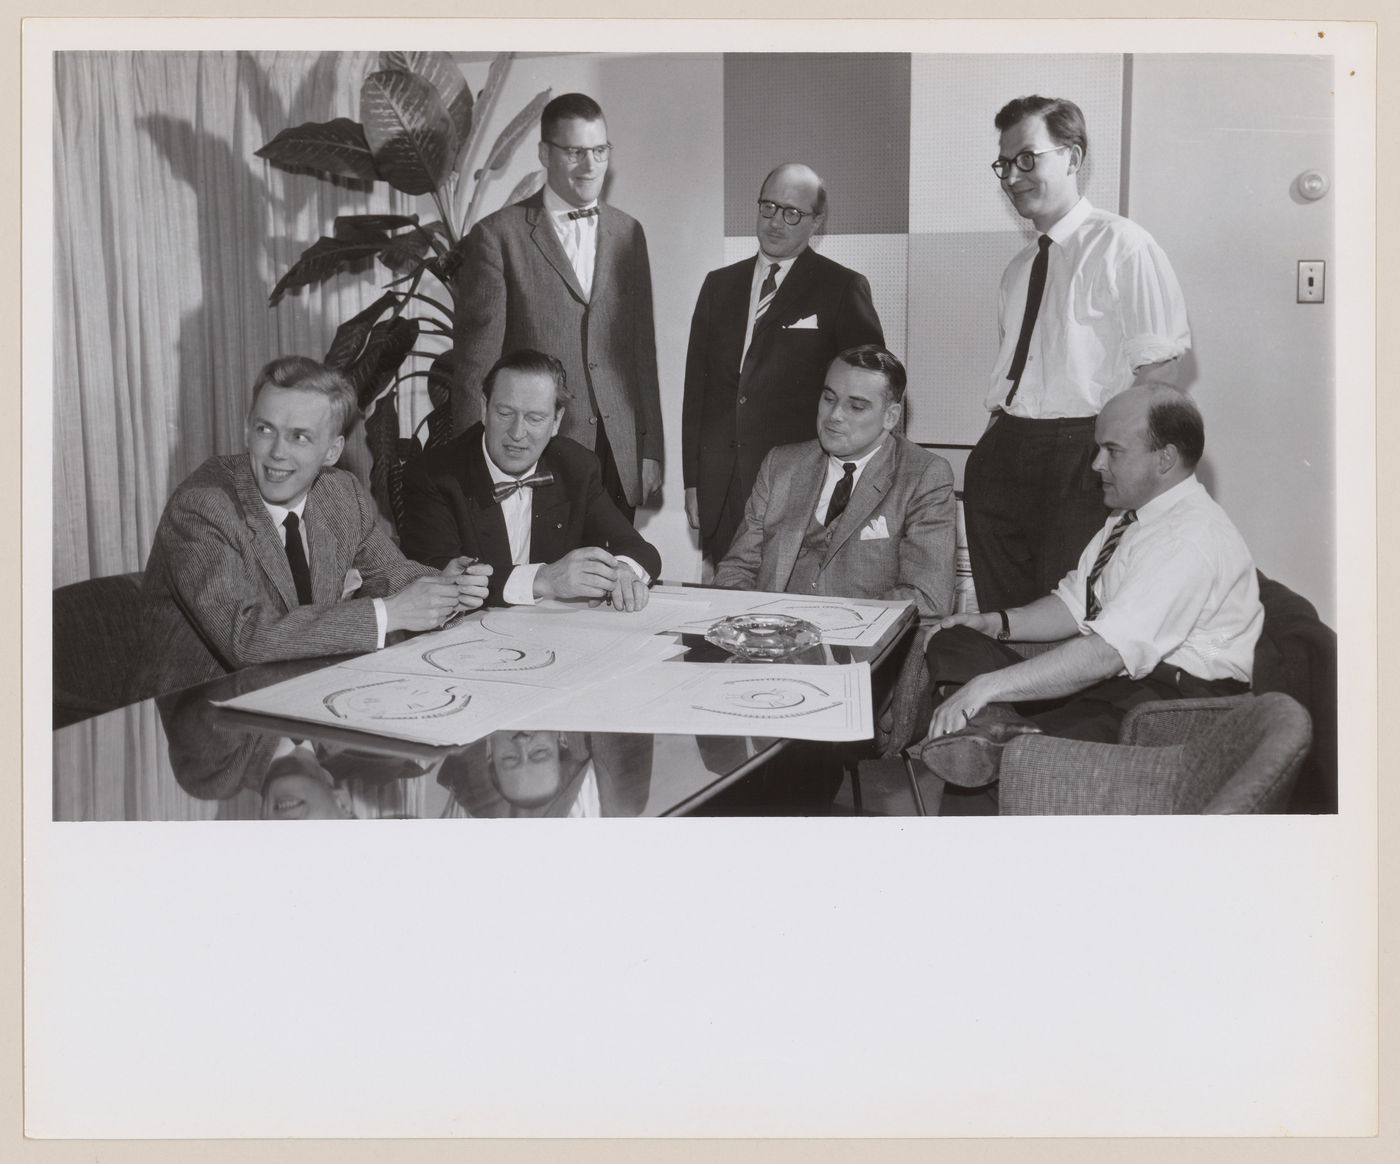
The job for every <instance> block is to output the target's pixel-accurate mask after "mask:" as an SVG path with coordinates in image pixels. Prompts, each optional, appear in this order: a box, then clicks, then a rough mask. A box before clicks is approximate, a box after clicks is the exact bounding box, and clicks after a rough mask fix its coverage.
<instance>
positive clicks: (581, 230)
mask: <svg viewBox="0 0 1400 1164" xmlns="http://www.w3.org/2000/svg"><path fill="white" fill-rule="evenodd" d="M597 205H598V203H597V201H596V200H595V201H593V202H590V203H589V204H588V205H587V206H571V205H569V203H567V202H565V201H564V200H563V199H562V198H560V197H559V195H558V194H556V193H555V192H554V191H553V190H551V189H550V188H549V184H548V183H545V187H544V208H545V210H547V211H548V212H549V220H550V222H552V223H553V224H554V233H555V234H557V235H558V236H559V241H560V242H561V243H563V244H564V253H565V254H566V255H568V256H569V262H570V263H572V264H573V268H574V274H575V275H577V276H578V284H579V286H580V287H582V288H583V293H584V294H585V295H587V294H589V293H590V292H591V291H592V290H593V267H594V264H595V263H596V261H597V258H598V216H597V215H596V214H590V215H589V216H588V217H587V218H570V217H569V211H571V210H589V209H591V208H592V207H595V206H597Z"/></svg>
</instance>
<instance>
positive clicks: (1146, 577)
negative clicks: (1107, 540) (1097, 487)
mask: <svg viewBox="0 0 1400 1164" xmlns="http://www.w3.org/2000/svg"><path fill="white" fill-rule="evenodd" d="M1125 548H1126V547H1125ZM1125 565H1126V563H1125ZM1213 577H1214V573H1213V570H1212V567H1211V564H1210V562H1209V561H1208V560H1207V558H1206V556H1205V555H1204V554H1202V553H1201V552H1200V550H1199V549H1197V548H1196V547H1195V546H1193V545H1191V544H1190V543H1189V542H1185V541H1182V540H1181V539H1179V538H1159V539H1156V540H1155V541H1153V542H1152V543H1151V544H1149V545H1146V546H1142V547H1140V548H1137V552H1135V553H1134V554H1133V555H1132V562H1131V568H1130V569H1127V570H1126V571H1125V573H1124V576H1123V578H1122V579H1121V580H1120V581H1118V582H1117V583H1116V584H1115V586H1114V588H1113V591H1112V593H1111V594H1110V595H1108V596H1107V597H1106V599H1105V601H1104V605H1103V609H1102V610H1100V611H1099V615H1098V617H1097V618H1096V619H1094V621H1093V622H1083V621H1081V622H1080V629H1081V630H1082V631H1084V632H1086V633H1087V632H1089V631H1092V632H1093V633H1094V634H1096V635H1098V636H1099V638H1101V639H1103V640H1104V642H1106V643H1108V644H1109V646H1111V647H1113V649H1114V650H1116V651H1117V652H1118V654H1119V655H1120V656H1121V657H1122V659H1123V667H1124V670H1126V671H1127V673H1128V675H1129V676H1130V677H1131V678H1133V679H1141V678H1142V677H1143V676H1144V675H1146V674H1147V673H1148V672H1149V671H1151V670H1152V668H1154V667H1155V666H1157V664H1158V663H1160V662H1161V661H1162V659H1163V658H1164V657H1166V656H1167V655H1169V654H1170V653H1171V652H1172V651H1175V650H1176V649H1177V648H1178V647H1180V646H1181V645H1182V643H1184V642H1185V641H1186V638H1187V636H1188V635H1189V634H1190V633H1191V631H1192V629H1193V628H1194V627H1195V626H1196V624H1197V622H1198V621H1199V620H1200V617H1201V612H1202V611H1203V610H1204V609H1205V606H1206V603H1207V602H1208V601H1209V599H1210V593H1211V585H1212V579H1213ZM1068 581H1069V579H1068V578H1066V582H1068ZM1062 586H1063V584H1062ZM1061 598H1064V595H1063V594H1061ZM1067 601H1068V600H1067ZM1083 605H1084V600H1083V597H1082V596H1081V597H1080V598H1079V600H1078V604H1077V605H1074V606H1071V607H1070V609H1071V610H1072V611H1074V612H1075V613H1076V615H1077V616H1078V617H1080V618H1081V620H1082V618H1083V614H1082V611H1083Z"/></svg>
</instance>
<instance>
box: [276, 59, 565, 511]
mask: <svg viewBox="0 0 1400 1164" xmlns="http://www.w3.org/2000/svg"><path fill="white" fill-rule="evenodd" d="M509 62H510V54H509V53H498V54H497V55H496V56H495V57H494V58H493V59H492V61H491V65H490V68H489V70H488V71H487V75H486V83H485V85H483V86H482V89H481V91H480V92H479V93H477V94H476V95H475V96H473V94H472V91H471V88H470V86H469V85H468V84H467V81H466V78H465V77H464V76H463V74H462V70H461V69H460V68H459V67H458V65H457V63H456V62H455V61H454V60H453V59H452V57H451V56H450V55H449V54H447V53H437V52H386V53H382V54H381V55H380V58H379V61H378V68H377V69H376V70H375V71H374V72H372V73H370V74H369V75H368V76H367V77H365V79H364V81H363V83H362V84H361V86H360V120H359V121H352V120H350V119H349V118H348V117H338V118H335V119H334V120H332V121H326V122H307V123H305V124H303V125H298V126H294V127H292V128H290V129H284V130H283V131H282V132H281V133H279V134H278V135H277V136H276V137H274V138H273V139H272V140H271V141H269V142H268V143H267V144H266V145H264V146H263V147H262V148H261V149H259V150H257V151H256V156H258V157H260V158H265V159H266V160H267V161H269V162H271V163H272V164H273V165H276V166H279V167H283V168H286V169H295V170H300V171H304V172H305V171H309V172H311V173H314V174H317V175H318V176H320V177H323V178H327V179H345V178H349V179H352V180H354V181H358V182H365V183H373V182H387V183H388V184H389V185H390V186H392V187H393V188H394V189H395V190H399V191H401V192H403V193H405V194H409V195H414V196H417V197H420V198H424V197H426V198H431V200H432V205H433V212H434V213H433V216H432V217H431V218H430V219H429V221H427V222H422V221H420V218H419V215H417V214H409V215H392V214H349V215H341V216H339V217H337V218H336V220H335V223H334V225H333V226H332V228H331V233H330V235H328V236H326V235H323V236H322V237H321V238H319V239H317V240H316V242H314V243H313V244H312V245H311V246H309V247H307V248H306V250H305V251H303V252H302V254H301V256H300V257H299V258H298V259H297V261H296V262H295V263H293V264H292V266H291V268H290V269H289V270H288V271H287V272H286V273H285V274H284V275H283V276H282V277H281V278H280V279H279V280H278V281H277V285H276V286H275V287H274V288H273V289H272V294H271V296H270V297H269V299H268V306H269V307H271V306H275V305H276V304H277V303H278V302H280V301H281V299H282V297H283V296H284V295H286V294H287V293H288V292H291V291H294V290H296V289H297V288H300V287H306V286H309V285H312V284H316V283H320V282H322V281H324V280H326V279H330V278H332V277H334V276H337V275H341V274H358V275H361V276H363V275H365V274H366V273H370V272H377V269H378V268H379V267H383V268H384V270H385V271H386V272H387V273H388V276H389V278H388V280H387V281H386V283H385V285H384V294H383V295H381V296H380V297H379V298H378V299H377V300H376V301H375V302H374V303H372V304H371V305H370V306H369V307H367V308H366V309H365V310H364V311H361V312H360V313H359V314H358V315H356V316H354V317H353V318H351V319H348V320H346V321H345V322H344V323H342V324H341V325H340V327H339V328H338V329H337V331H336V333H335V338H334V339H333V340H332V342H331V346H330V348H329V350H328V351H327V352H326V354H325V357H324V359H325V362H326V363H327V364H329V365H331V366H332V367H336V368H339V369H341V370H342V371H343V372H344V373H345V374H346V375H347V376H348V377H349V379H350V382H351V383H352V384H353V385H354V387H355V392H356V396H357V398H358V400H359V404H360V408H361V411H362V412H364V414H365V439H366V443H367V444H368V446H369V450H370V455H371V457H372V458H373V465H372V468H371V470H370V489H371V491H372V492H373V494H374V497H375V500H376V502H377V503H378V505H379V508H380V510H381V511H382V512H383V513H385V515H386V516H389V517H391V518H392V519H393V520H394V521H395V523H397V522H398V521H399V520H400V519H401V517H402V512H403V511H402V490H401V487H400V478H401V474H402V468H403V463H404V460H405V459H406V458H407V457H409V456H412V455H413V454H414V453H415V452H417V451H420V450H421V448H422V447H423V444H422V443H420V442H419V440H418V437H417V434H416V432H415V435H414V436H412V437H409V438H406V439H402V440H401V439H400V437H399V409H398V391H399V388H400V386H401V385H403V384H404V383H405V382H406V381H408V380H411V379H414V378H416V377H425V378H426V379H427V386H428V397H429V400H430V401H431V403H432V406H433V407H432V410H431V412H430V413H429V414H428V416H427V417H426V418H425V420H424V424H425V425H426V427H427V430H428V431H427V438H426V441H425V442H423V443H426V445H429V446H431V445H433V444H436V443H437V442H438V441H440V440H444V439H446V438H447V437H448V436H450V435H451V410H450V405H449V402H448V396H449V392H450V381H451V378H450V360H451V351H450V347H449V348H448V349H447V350H443V349H442V348H441V346H440V345H434V344H433V341H432V339H431V338H429V337H436V338H437V339H443V338H445V339H446V340H447V341H448V342H449V344H450V341H451V338H452V328H453V321H454V318H455V313H456V273H457V268H458V265H459V263H460V259H461V252H460V246H461V243H462V241H463V240H464V239H465V238H466V236H467V232H468V231H469V230H470V229H471V227H472V224H473V223H474V222H475V221H476V219H477V217H478V214H479V212H478V203H479V201H480V198H481V193H482V190H483V189H484V187H485V185H486V183H487V180H488V178H489V177H490V175H491V174H493V173H496V172H498V171H500V170H501V169H502V168H504V166H505V165H506V163H507V162H508V161H509V160H510V158H511V155H512V154H513V153H514V152H515V148H516V146H518V145H519V143H520V141H521V139H522V138H524V136H525V134H526V133H527V132H528V131H529V130H530V127H531V126H532V125H534V124H535V122H537V121H538V120H539V117H540V113H541V111H542V110H543V109H544V106H545V104H546V103H547V102H548V101H549V97H550V90H548V89H545V90H543V91H542V92H540V93H538V94H536V95H535V97H534V98H533V99H531V101H530V102H529V103H528V104H527V105H526V106H525V107H524V108H523V109H521V110H520V111H519V112H517V113H516V114H515V116H514V117H512V118H511V119H510V121H509V122H508V123H507V124H506V126H505V127H504V128H503V129H502V130H501V131H500V133H499V134H497V135H496V139H495V142H494V143H493V144H492V146H491V148H490V150H489V151H488V152H486V154H485V157H484V160H483V161H482V163H481V165H480V166H478V167H477V168H476V169H475V170H474V171H472V172H471V174H470V177H468V174H467V167H468V166H469V165H470V163H471V160H472V158H473V157H475V156H477V155H478V154H480V152H481V147H482V143H483V141H484V138H485V126H486V123H487V121H488V119H489V117H490V113H491V109H492V106H493V105H494V103H495V100H496V97H497V95H498V93H499V92H500V88H501V82H502V79H503V78H504V75H505V72H506V69H507V67H508V65H509ZM543 183H544V174H543V172H542V171H539V170H536V171H534V172H532V173H531V174H530V175H528V176H527V177H526V178H525V179H524V180H522V181H521V182H520V183H519V184H518V185H517V186H516V187H515V189H513V190H512V191H511V192H510V194H509V195H508V196H507V198H506V200H505V201H506V203H511V202H516V201H518V200H520V199H521V198H525V197H528V196H529V195H531V194H533V193H534V192H535V191H536V190H538V189H539V188H540V186H541V185H543ZM424 339H427V340H428V343H429V344H430V345H431V346H436V347H437V350H436V351H434V350H429V349H428V348H423V347H420V346H419V344H420V340H424ZM410 356H420V357H423V358H424V359H427V360H431V361H432V363H431V366H430V367H428V368H427V369H422V370H417V371H411V372H407V373H405V372H404V371H403V367H404V363H405V361H406V360H407V359H408V358H409V357H410ZM420 427H422V426H420Z"/></svg>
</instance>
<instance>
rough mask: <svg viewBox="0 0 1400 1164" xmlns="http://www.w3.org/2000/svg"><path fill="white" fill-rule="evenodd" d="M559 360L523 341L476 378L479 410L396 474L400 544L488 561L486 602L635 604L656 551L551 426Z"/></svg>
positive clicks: (589, 463)
mask: <svg viewBox="0 0 1400 1164" xmlns="http://www.w3.org/2000/svg"><path fill="white" fill-rule="evenodd" d="M566 383H567V381H566V378H565V372H564V366H563V364H562V363H561V362H560V361H559V360H557V359H555V358H554V357H553V356H548V355H545V354H544V353H542V352H536V351H531V350H529V349H525V350H523V351H519V352H512V353H511V354H510V355H508V356H503V357H502V358H501V359H500V360H498V361H497V362H496V364H495V366H494V367H492V369H491V370H490V372H488V373H487V375H486V380H485V382H484V383H483V385H482V389H481V391H482V398H483V407H482V411H483V413H484V416H485V420H484V421H483V422H482V423H481V424H474V425H472V427H471V428H469V429H467V431H466V432H464V433H463V434H462V435H461V436H457V437H453V439H452V440H450V441H448V442H447V443H446V444H444V445H441V446H439V447H438V448H436V449H432V450H430V451H429V452H427V453H425V454H424V455H423V456H422V457H421V458H419V459H418V460H417V461H416V462H414V463H413V464H411V465H410V466H409V468H408V471H407V472H406V473H405V474H404V509H405V517H404V522H403V530H402V535H403V546H404V550H405V551H406V552H407V553H409V554H411V555H413V557H415V558H417V559H418V560H420V561H423V562H427V563H428V564H429V565H437V564H438V563H446V562H450V561H452V560H453V559H455V558H457V557H458V555H461V554H468V555H470V556H471V557H473V558H478V559H482V560H484V561H485V562H488V563H490V565H491V568H492V572H491V580H490V592H489V596H488V599H487V601H488V602H490V603H492V604H527V605H528V604H530V603H534V602H537V601H539V600H540V599H543V598H563V599H568V598H586V599H592V600H602V599H607V600H608V601H610V602H611V603H612V604H613V605H614V606H615V607H618V608H620V609H622V610H640V609H641V608H642V607H644V606H645V605H646V602H647V593H648V591H647V585H648V584H649V583H650V582H651V581H652V580H653V579H655V578H656V576H657V575H658V574H659V573H660V572H661V556H660V555H659V554H658V553H657V552H656V550H655V549H653V548H652V546H651V545H650V544H648V542H647V541H646V540H645V539H644V538H643V537H642V536H641V534H639V533H637V531H636V530H635V529H633V528H632V526H631V524H630V523H629V522H628V521H627V519H626V518H624V517H623V515H622V514H621V513H619V512H618V510H617V507H616V506H615V505H614V504H613V502H612V500H611V499H610V498H609V497H608V495H607V493H606V492H605V491H604V489H603V485H602V472H601V470H600V468H599V465H598V458H597V457H595V456H594V455H593V454H592V453H590V452H589V451H588V450H587V449H585V448H582V447H581V446H579V445H578V444H576V443H575V442H574V441H571V440H570V439H569V438H568V437H564V436H559V435H558V434H559V431H560V428H561V426H562V424H563V422H564V417H565V414H566V409H565V403H566V401H567V399H568V397H567V389H566Z"/></svg>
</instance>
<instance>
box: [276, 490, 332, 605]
mask: <svg viewBox="0 0 1400 1164" xmlns="http://www.w3.org/2000/svg"><path fill="white" fill-rule="evenodd" d="M324 493H325V487H324V486H323V485H322V484H321V478H320V476H317V478H316V480H315V482H314V483H313V484H312V486H311V491H310V492H309V493H307V495H306V508H304V509H303V510H302V511H301V512H302V515H303V516H304V517H305V519H306V520H305V522H304V523H303V525H304V528H305V529H306V544H307V546H308V554H307V564H308V565H309V566H310V567H311V600H312V601H313V602H339V601H340V594H341V591H342V590H344V589H345V575H344V574H340V572H339V570H338V569H337V566H338V562H339V555H338V554H337V553H336V541H337V539H336V531H335V530H333V529H332V528H331V527H330V525H329V524H328V523H327V520H326V518H327V513H326V510H325V507H324V506H322V505H321V497H322V496H323V495H324ZM287 572H288V573H289V574H290V573H291V567H290V566H288V567H287ZM337 574H339V577H337Z"/></svg>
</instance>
